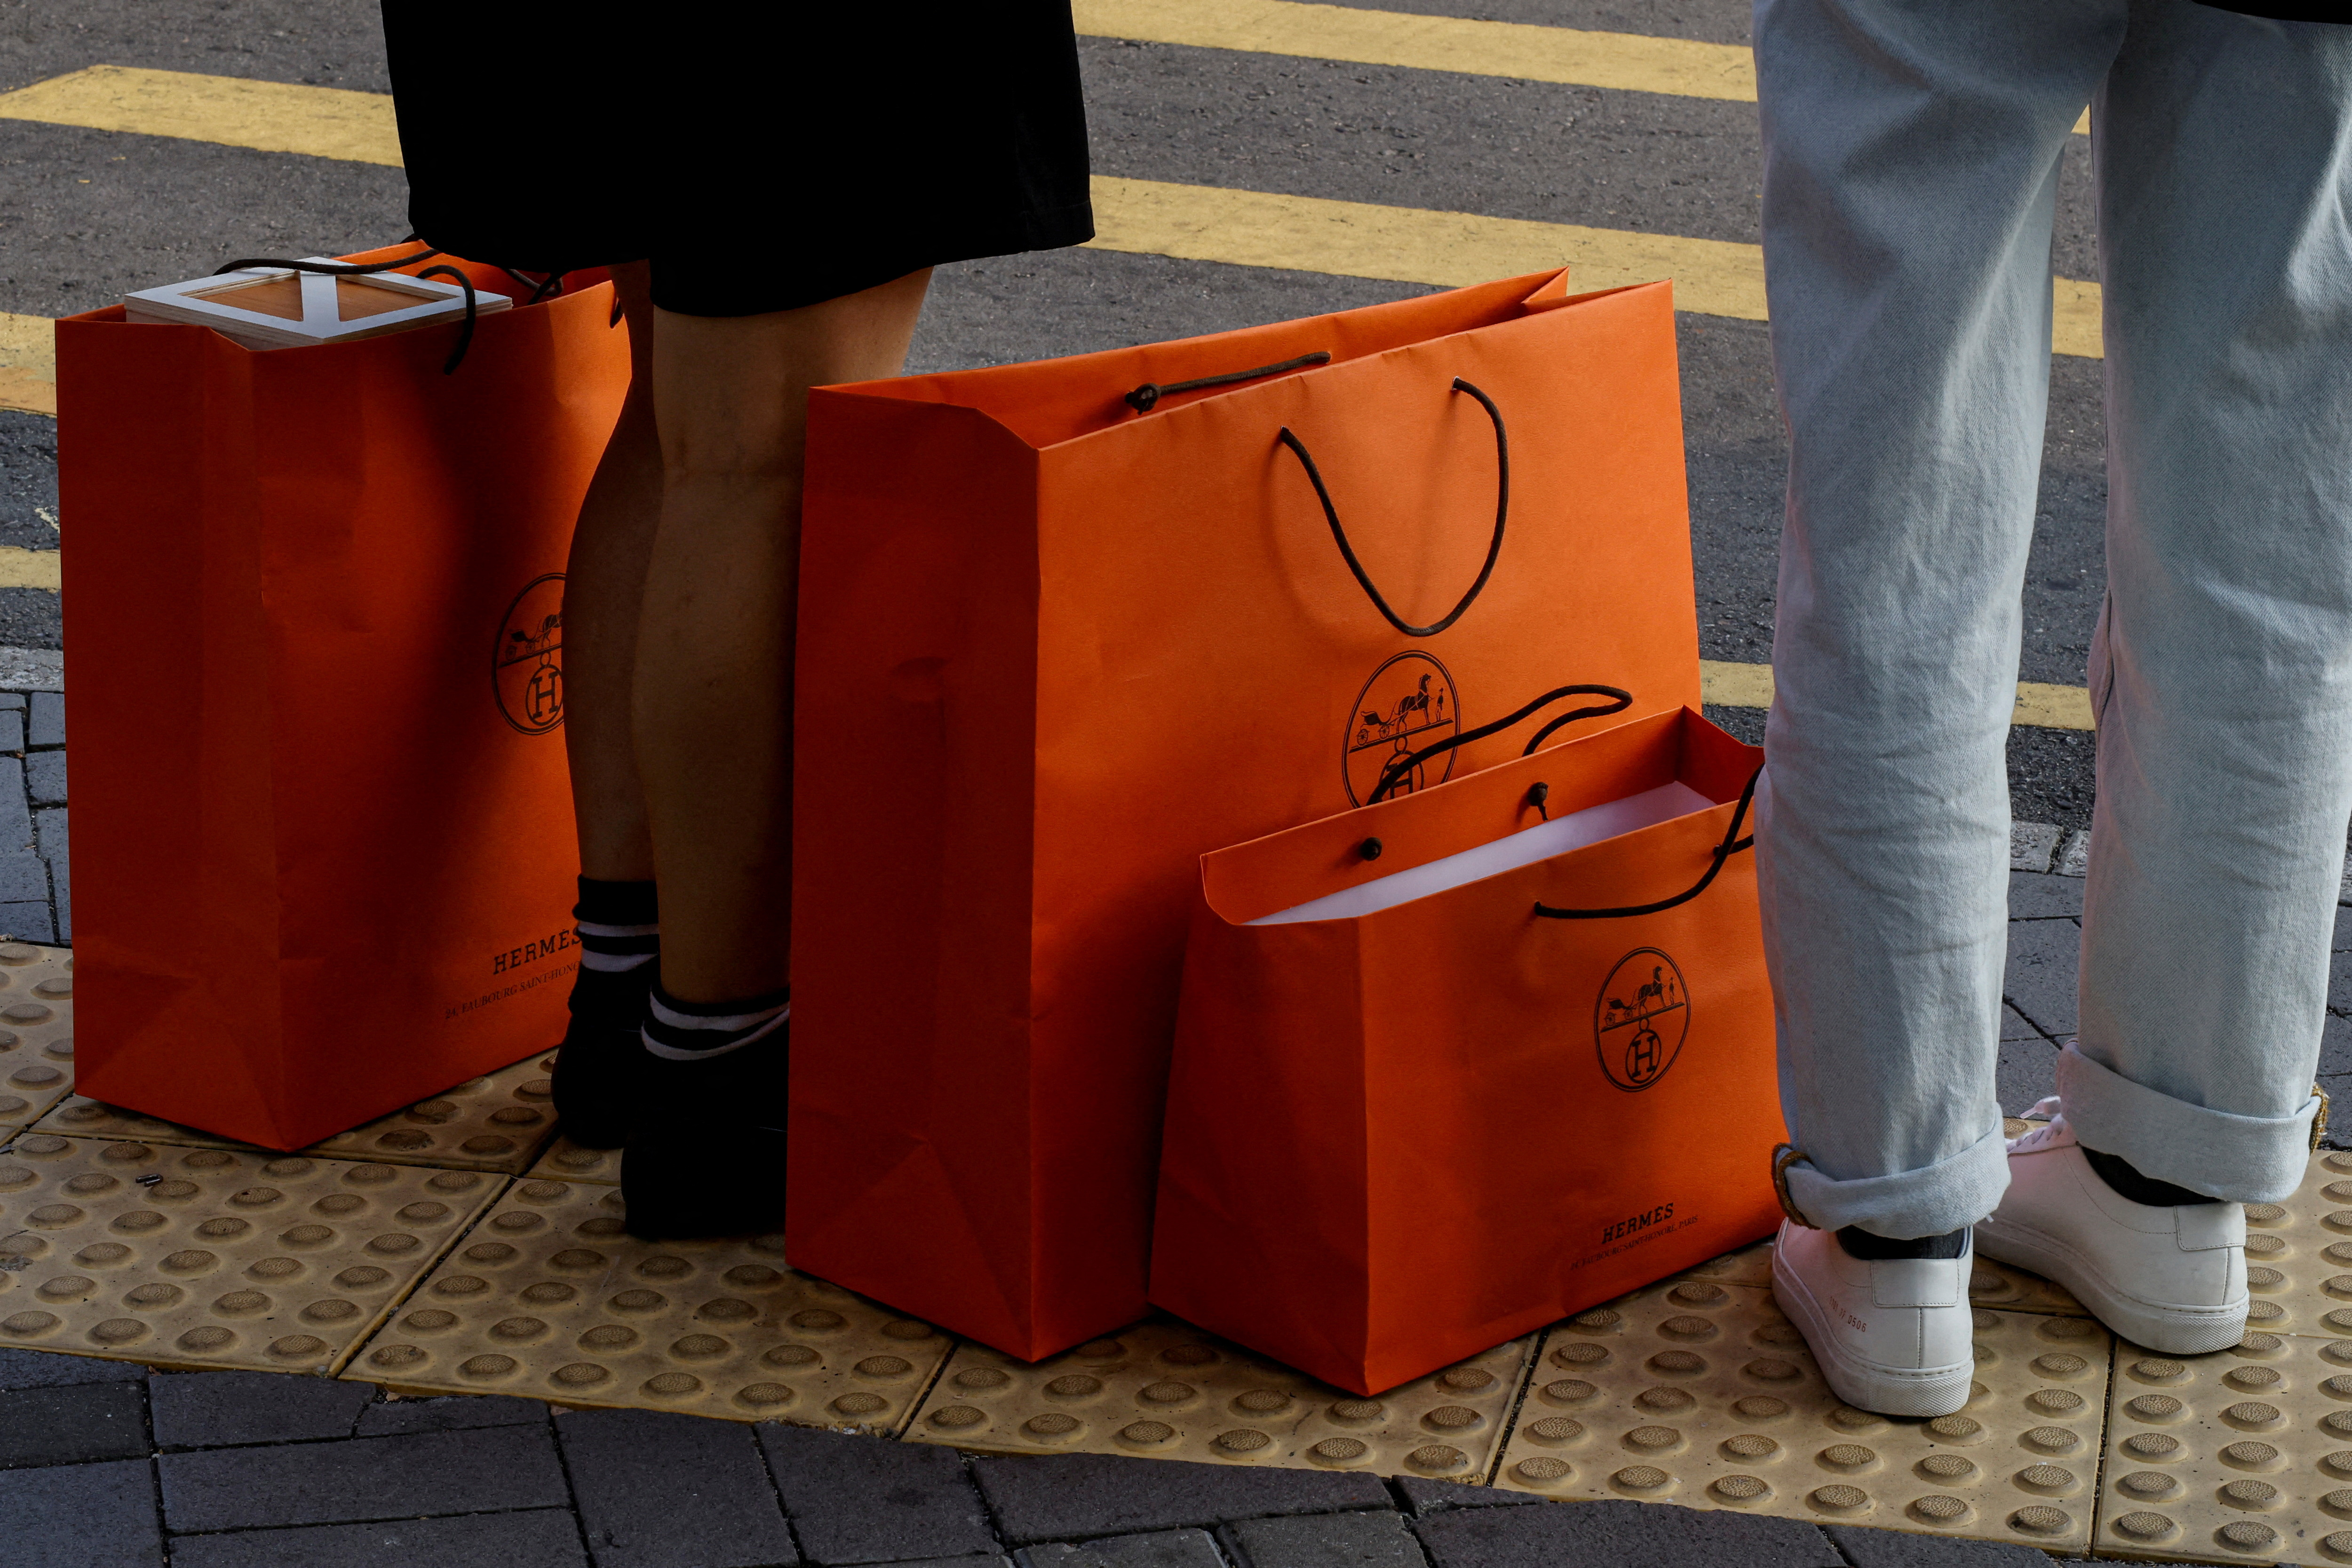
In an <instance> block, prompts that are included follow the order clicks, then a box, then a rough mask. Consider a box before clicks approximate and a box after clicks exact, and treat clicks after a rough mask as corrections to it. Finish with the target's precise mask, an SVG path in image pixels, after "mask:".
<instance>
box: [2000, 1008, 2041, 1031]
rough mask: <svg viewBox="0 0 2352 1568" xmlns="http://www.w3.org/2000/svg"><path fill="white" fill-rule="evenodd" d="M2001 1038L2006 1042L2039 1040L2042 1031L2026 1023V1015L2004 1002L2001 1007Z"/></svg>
mask: <svg viewBox="0 0 2352 1568" xmlns="http://www.w3.org/2000/svg"><path fill="white" fill-rule="evenodd" d="M2000 1037H2001V1038H2002V1039H2004V1040H2039V1039H2042V1038H2043V1036H2042V1031H2041V1030H2039V1029H2037V1028H2035V1027H2034V1026H2032V1024H2030V1023H2028V1022H2026V1019H2025V1015H2024V1014H2022V1013H2020V1012H2019V1011H2018V1010H2017V1009H2016V1008H2014V1007H2012V1006H2011V1005H2009V1004H2008V1003H2006V1002H2004V1003H2002V1004H2001V1005H2000Z"/></svg>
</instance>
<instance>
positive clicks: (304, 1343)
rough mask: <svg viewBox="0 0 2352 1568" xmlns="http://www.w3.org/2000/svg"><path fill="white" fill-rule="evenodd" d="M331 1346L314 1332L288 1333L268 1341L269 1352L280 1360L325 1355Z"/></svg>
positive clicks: (296, 1359) (294, 1359)
mask: <svg viewBox="0 0 2352 1568" xmlns="http://www.w3.org/2000/svg"><path fill="white" fill-rule="evenodd" d="M331 1348H333V1347H331V1346H330V1345H329V1344H328V1343H327V1342H326V1341H324V1340H322V1339H320V1337H319V1336H318V1335H316V1334H288V1335H287V1336H286V1337H285V1338H284V1339H278V1340H272V1341H270V1342H269V1353H270V1354H271V1355H273V1356H276V1357H277V1358H278V1360H280V1361H299V1360H302V1359H304V1358H306V1357H309V1356H317V1355H325V1354H326V1353H327V1352H328V1351H329V1350H331Z"/></svg>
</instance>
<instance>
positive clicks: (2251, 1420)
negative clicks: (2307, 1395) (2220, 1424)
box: [2221, 1399, 2286, 1432]
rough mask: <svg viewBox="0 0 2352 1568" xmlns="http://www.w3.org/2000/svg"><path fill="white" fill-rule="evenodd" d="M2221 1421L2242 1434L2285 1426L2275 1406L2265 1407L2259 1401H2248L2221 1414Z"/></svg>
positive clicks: (2283, 1419)
mask: <svg viewBox="0 0 2352 1568" xmlns="http://www.w3.org/2000/svg"><path fill="white" fill-rule="evenodd" d="M2221 1419H2222V1420H2224V1421H2226V1422H2228V1423H2229V1424H2230V1425H2231V1426H2235V1427H2237V1428H2238V1429H2239V1430H2240V1431H2242V1432H2267V1431H2269V1430H2271V1429H2272V1428H2273V1427H2275V1426H2284V1425H2285V1421H2286V1418H2285V1417H2284V1416H2283V1415H2280V1414H2279V1411H2278V1406H2277V1405H2265V1404H2263V1402H2262V1401H2261V1400H2259V1399H2248V1400H2243V1401H2242V1402H2240V1403H2239V1404H2236V1405H2231V1406H2230V1407H2229V1408H2228V1409H2227V1410H2224V1411H2222V1412H2221Z"/></svg>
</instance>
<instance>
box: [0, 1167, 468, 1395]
mask: <svg viewBox="0 0 2352 1568" xmlns="http://www.w3.org/2000/svg"><path fill="white" fill-rule="evenodd" d="M504 1185H505V1183H504V1182H503V1181H501V1180H500V1179H499V1178H498V1177H495V1176H490V1175H487V1174H485V1173H481V1172H479V1171H433V1170H426V1169H423V1168H420V1167H417V1166H414V1165H408V1166H402V1165H386V1164H378V1163H356V1162H352V1161H346V1160H317V1159H310V1158H307V1157H304V1156H301V1155H278V1154H266V1153H245V1152H235V1151H231V1150H226V1149H187V1148H181V1147H176V1146H173V1145H170V1144H150V1143H140V1142H95V1141H92V1140H89V1139H81V1138H58V1137H52V1136H49V1135H47V1134H45V1133H40V1132H28V1133H26V1134H24V1135H23V1136H21V1137H19V1138H17V1139H16V1142H13V1143H12V1144H10V1145H9V1146H8V1147H7V1148H6V1149H5V1150H0V1232H5V1234H0V1344H5V1345H23V1346H27V1347H30V1348H34V1349H38V1350H45V1351H67V1352H75V1353H79V1354H82V1355H98V1356H110V1357H114V1358H118V1359H122V1360H130V1361H140V1362H147V1363H153V1364H157V1365H165V1366H242V1367H269V1368H274V1369H278V1370H282V1371H297V1372H317V1373H325V1372H330V1371H332V1370H334V1369H335V1368H337V1367H340V1366H341V1364H342V1363H343V1361H344V1360H345V1358H346V1357H348V1356H349V1355H350V1353H351V1352H352V1350H353V1349H355V1348H356V1347H357V1346H358V1344H359V1343H360V1342H361V1341H362V1340H363V1339H364V1338H365V1337H366V1336H367V1334H368V1332H369V1331H371V1330H372V1329H373V1328H374V1327H375V1325H376V1324H377V1323H379V1322H380V1321H383V1316H384V1314H385V1313H386V1312H388V1311H389V1310H391V1308H392V1306H393V1303H394V1302H395V1301H397V1300H400V1298H401V1297H402V1296H403V1295H404V1293H405V1292H406V1290H407V1289H408V1287H409V1286H411V1285H412V1284H414V1283H415V1280H416V1279H417V1277H418V1276H419V1275H420V1274H422V1273H423V1272H424V1271H425V1268H426V1267H427V1266H429V1265H430V1264H431V1263H432V1261H433V1260H434V1258H437V1257H438V1256H439V1255H440V1253H441V1252H442V1250H443V1249H444V1248H445V1247H447V1246H448V1245H449V1243H450V1242H451V1241H452V1240H453V1239H454V1238H455V1237H457V1236H458V1235H459V1234H460V1233H461V1232H462V1231H463V1230H464V1229H465V1227H466V1226H467V1223H468V1222H470V1221H471V1220H472V1219H473V1218H474V1217H475V1216H476V1215H478V1214H479V1213H480V1211H481V1209H482V1208H483V1206H484V1205H487V1204H488V1202H489V1201H490V1200H491V1199H492V1198H493V1197H495V1196H496V1195H497V1194H498V1192H499V1189H500V1188H501V1187H502V1186H504Z"/></svg>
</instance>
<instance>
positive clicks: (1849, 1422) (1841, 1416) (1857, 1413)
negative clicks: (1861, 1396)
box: [1822, 1405, 1886, 1432]
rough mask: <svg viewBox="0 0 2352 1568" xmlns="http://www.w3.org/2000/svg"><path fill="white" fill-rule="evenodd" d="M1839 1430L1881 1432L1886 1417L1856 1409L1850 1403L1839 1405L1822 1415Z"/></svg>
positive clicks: (1883, 1429) (1883, 1428) (1884, 1426)
mask: <svg viewBox="0 0 2352 1568" xmlns="http://www.w3.org/2000/svg"><path fill="white" fill-rule="evenodd" d="M1822 1419H1824V1420H1826V1421H1827V1422H1828V1423H1829V1424H1830V1425H1831V1426H1834V1427H1836V1428H1837V1429H1838V1430H1839V1431H1841V1432H1883V1431H1885V1429H1886V1417H1885V1416H1884V1415H1877V1414H1875V1413H1874V1412H1872V1411H1868V1410H1856V1409H1855V1408H1854V1407H1853V1405H1839V1406H1838V1407H1837V1408H1836V1409H1834V1410H1832V1411H1831V1412H1830V1413H1829V1415H1826V1416H1824V1417H1822Z"/></svg>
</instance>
